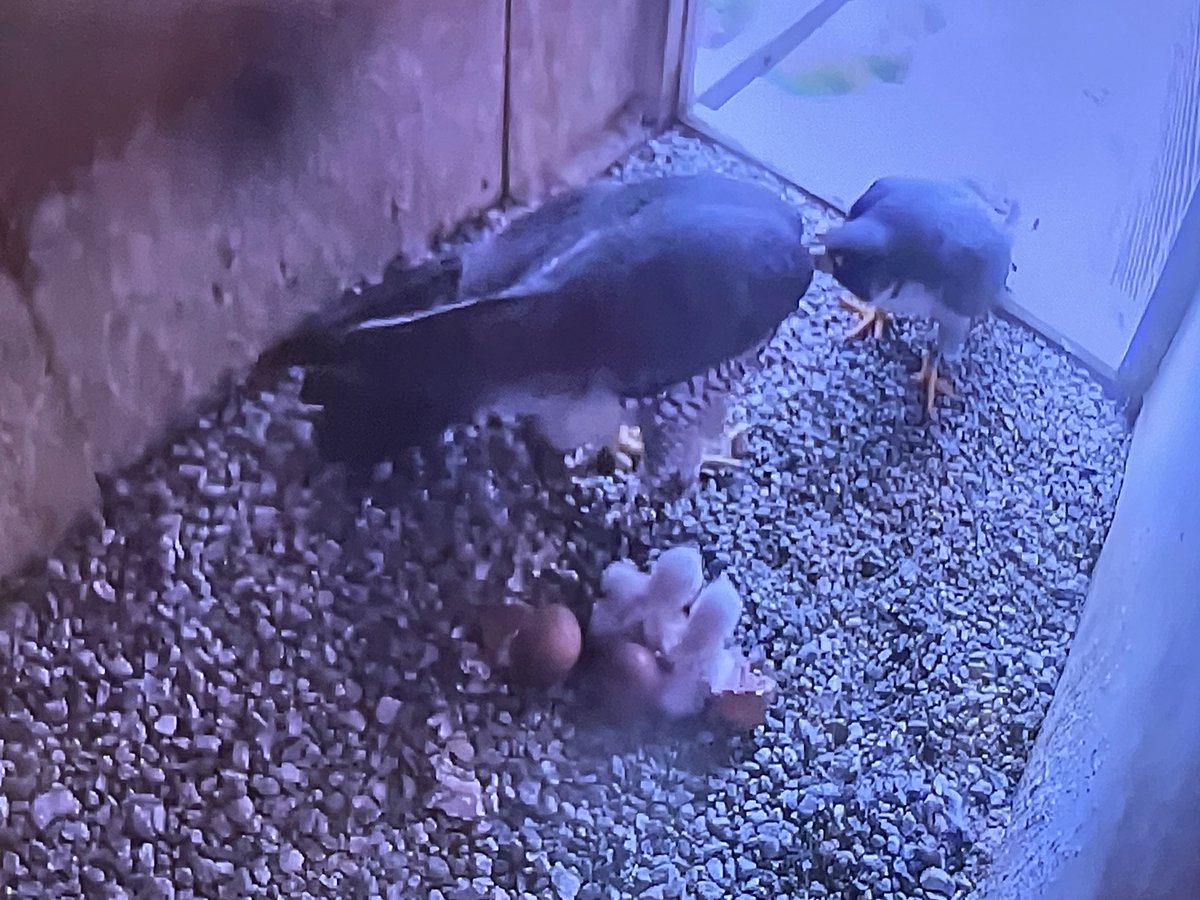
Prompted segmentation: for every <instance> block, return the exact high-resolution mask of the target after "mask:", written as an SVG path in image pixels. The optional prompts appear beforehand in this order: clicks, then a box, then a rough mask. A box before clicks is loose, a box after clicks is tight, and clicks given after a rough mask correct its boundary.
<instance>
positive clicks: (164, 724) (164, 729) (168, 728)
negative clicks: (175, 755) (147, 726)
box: [154, 713, 178, 737]
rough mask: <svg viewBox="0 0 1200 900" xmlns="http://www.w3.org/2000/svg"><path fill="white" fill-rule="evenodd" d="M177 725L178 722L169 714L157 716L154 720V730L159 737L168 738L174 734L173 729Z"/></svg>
mask: <svg viewBox="0 0 1200 900" xmlns="http://www.w3.org/2000/svg"><path fill="white" fill-rule="evenodd" d="M177 725H178V720H177V719H176V717H175V716H173V715H171V714H170V713H168V714H166V715H162V716H159V717H158V718H157V719H155V720H154V730H155V731H157V732H158V733H159V734H161V735H165V736H166V737H170V736H171V735H173V734H175V728H176V726H177Z"/></svg>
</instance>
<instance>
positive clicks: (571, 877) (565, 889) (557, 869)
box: [550, 863, 583, 900]
mask: <svg viewBox="0 0 1200 900" xmlns="http://www.w3.org/2000/svg"><path fill="white" fill-rule="evenodd" d="M550 883H551V884H552V885H554V891H555V893H556V894H557V895H558V897H559V900H575V898H576V897H577V896H578V895H579V889H580V888H582V887H583V881H582V879H580V877H579V876H578V875H577V874H576V873H575V872H573V871H571V870H570V869H568V868H566V867H565V866H564V865H562V863H555V864H554V865H553V866H551V867H550Z"/></svg>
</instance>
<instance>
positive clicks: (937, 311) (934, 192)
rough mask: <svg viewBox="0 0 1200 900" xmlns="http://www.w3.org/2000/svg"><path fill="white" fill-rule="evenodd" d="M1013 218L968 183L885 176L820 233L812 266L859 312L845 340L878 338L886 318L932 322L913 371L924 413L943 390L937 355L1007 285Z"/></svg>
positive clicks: (1012, 208)
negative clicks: (933, 329) (932, 333)
mask: <svg viewBox="0 0 1200 900" xmlns="http://www.w3.org/2000/svg"><path fill="white" fill-rule="evenodd" d="M1017 215H1018V209H1017V207H1016V204H1011V205H1008V204H1007V202H1002V203H990V202H988V201H987V200H985V198H984V196H983V194H982V192H981V191H980V190H979V189H978V188H976V187H974V186H972V185H971V184H969V183H963V184H953V183H944V182H940V181H933V180H930V179H925V178H910V177H900V176H890V177H886V178H880V179H878V180H877V181H876V182H875V183H874V184H872V185H871V186H870V187H869V188H868V189H867V191H866V193H864V194H863V195H862V196H861V197H859V198H858V199H857V200H856V201H855V202H854V205H853V206H852V207H851V208H850V213H849V215H848V216H847V217H846V221H845V222H844V223H843V224H841V225H839V226H838V227H836V228H833V229H832V230H830V231H829V232H828V233H826V234H825V235H824V236H823V237H822V238H821V239H820V240H821V242H822V244H823V245H824V246H823V251H815V252H816V253H817V265H818V266H819V267H820V268H821V269H822V270H823V271H826V272H828V273H829V274H831V275H832V276H833V277H834V278H835V279H836V280H837V281H838V283H839V284H841V285H842V287H844V288H846V289H847V290H848V291H850V292H851V293H852V294H853V295H854V297H853V298H844V299H843V301H842V302H843V304H844V305H846V306H848V307H850V308H852V309H854V310H856V311H857V312H858V313H859V315H860V317H861V321H860V322H859V324H858V326H857V327H856V328H855V329H854V330H852V331H851V332H850V333H849V334H848V335H847V337H848V338H854V337H858V336H860V335H863V334H866V333H867V332H868V331H871V330H874V332H875V336H876V337H879V336H881V335H882V333H883V330H884V327H885V325H886V322H887V317H888V316H889V315H902V316H921V317H925V318H931V319H933V320H934V321H935V322H936V324H937V338H936V342H935V345H934V348H933V350H932V352H929V351H927V352H926V353H925V355H924V359H923V362H922V364H921V371H920V372H919V373H917V375H915V376H914V380H917V381H919V382H921V384H922V385H923V387H924V390H925V409H926V411H927V412H932V410H933V406H934V403H935V401H936V399H937V392H938V391H939V390H941V391H942V392H943V393H952V390H951V388H950V385H949V382H948V381H947V380H946V379H945V378H943V377H940V376H939V367H940V363H941V361H943V360H945V361H948V362H952V361H954V360H956V359H958V358H959V357H960V355H961V353H962V349H963V346H964V345H965V343H966V339H967V335H968V334H969V332H970V330H971V325H972V323H973V322H974V321H975V320H976V319H979V318H983V317H985V316H987V315H988V313H989V312H990V311H991V310H992V308H993V306H994V304H995V303H996V301H997V300H998V299H999V298H1000V297H1001V295H1002V293H1003V292H1004V291H1005V290H1006V284H1007V280H1008V273H1009V271H1010V270H1011V268H1012V234H1011V231H1012V226H1013V223H1015V221H1016V218H1017Z"/></svg>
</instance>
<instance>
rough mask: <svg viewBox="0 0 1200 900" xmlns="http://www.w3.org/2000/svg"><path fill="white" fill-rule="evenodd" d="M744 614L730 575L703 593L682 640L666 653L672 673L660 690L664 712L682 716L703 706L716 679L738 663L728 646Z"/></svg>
mask: <svg viewBox="0 0 1200 900" xmlns="http://www.w3.org/2000/svg"><path fill="white" fill-rule="evenodd" d="M741 614H742V598H741V597H739V596H738V592H737V589H736V588H735V587H734V586H733V582H731V581H730V580H729V578H728V577H727V576H725V575H722V576H721V577H720V578H718V579H717V580H716V581H714V582H712V583H711V584H709V585H708V586H707V587H706V588H704V590H702V591H701V592H700V596H699V597H697V598H696V602H695V603H694V604H692V609H691V613H690V615H688V617H687V621H686V624H685V627H684V629H683V632H682V634H681V635H680V637H679V640H678V641H677V642H676V643H675V645H674V647H673V648H672V650H671V651H670V652H669V653H668V655H667V656H668V659H669V660H670V662H671V672H670V674H668V675H667V676H666V677H665V679H664V682H663V687H662V690H661V691H660V693H659V706H660V707H661V709H662V710H663V712H665V713H666V714H667V715H669V716H673V717H682V716H690V715H694V714H696V713H698V712H700V711H701V710H702V709H703V708H704V703H705V701H706V700H707V699H708V696H709V694H710V693H711V691H712V680H713V678H714V677H720V676H724V675H725V674H726V672H727V670H728V669H729V668H730V667H732V666H735V665H736V663H737V660H736V658H735V657H734V656H733V655H731V652H730V650H729V649H728V646H727V645H728V643H729V640H730V639H731V638H732V637H733V632H734V629H735V628H737V623H738V619H739V618H740V617H741ZM737 655H738V656H740V651H738V652H737Z"/></svg>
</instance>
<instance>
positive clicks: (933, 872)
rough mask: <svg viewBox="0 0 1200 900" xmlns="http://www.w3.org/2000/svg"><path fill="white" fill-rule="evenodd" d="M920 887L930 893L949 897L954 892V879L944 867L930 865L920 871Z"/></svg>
mask: <svg viewBox="0 0 1200 900" xmlns="http://www.w3.org/2000/svg"><path fill="white" fill-rule="evenodd" d="M921 887H922V889H924V890H926V891H929V892H930V893H934V894H942V895H944V896H946V897H949V896H950V895H951V894H953V893H954V879H953V878H951V877H950V875H949V873H947V872H946V870H945V869H939V868H937V867H936V866H931V867H930V868H928V869H926V870H925V871H924V872H922V873H921Z"/></svg>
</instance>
